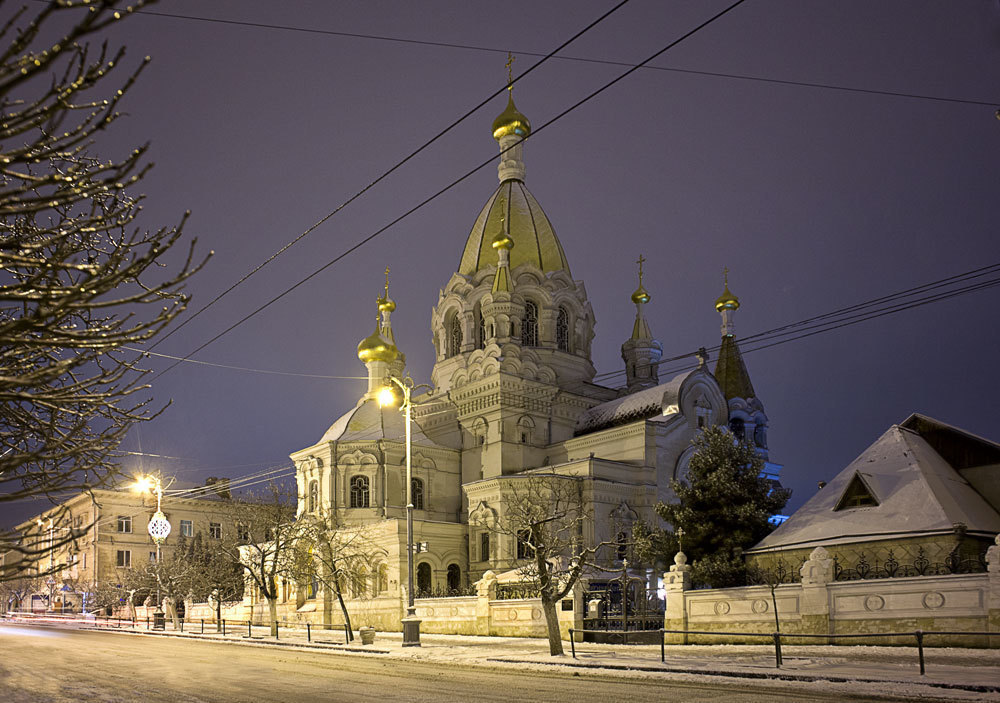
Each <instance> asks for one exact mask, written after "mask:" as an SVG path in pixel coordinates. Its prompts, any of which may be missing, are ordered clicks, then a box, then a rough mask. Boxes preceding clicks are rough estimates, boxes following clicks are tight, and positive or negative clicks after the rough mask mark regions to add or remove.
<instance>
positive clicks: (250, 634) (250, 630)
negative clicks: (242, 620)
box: [247, 620, 253, 637]
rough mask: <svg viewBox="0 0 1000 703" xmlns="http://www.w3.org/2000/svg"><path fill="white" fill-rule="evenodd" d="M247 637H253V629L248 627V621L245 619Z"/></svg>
mask: <svg viewBox="0 0 1000 703" xmlns="http://www.w3.org/2000/svg"><path fill="white" fill-rule="evenodd" d="M247 637H253V630H252V629H251V627H250V621H249V620H247Z"/></svg>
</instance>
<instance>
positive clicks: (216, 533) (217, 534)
mask: <svg viewBox="0 0 1000 703" xmlns="http://www.w3.org/2000/svg"><path fill="white" fill-rule="evenodd" d="M208 536H209V537H211V538H212V539H222V525H221V524H219V523H217V522H210V523H208Z"/></svg>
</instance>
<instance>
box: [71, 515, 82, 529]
mask: <svg viewBox="0 0 1000 703" xmlns="http://www.w3.org/2000/svg"><path fill="white" fill-rule="evenodd" d="M82 526H83V515H77V516H76V517H75V518H73V527H82Z"/></svg>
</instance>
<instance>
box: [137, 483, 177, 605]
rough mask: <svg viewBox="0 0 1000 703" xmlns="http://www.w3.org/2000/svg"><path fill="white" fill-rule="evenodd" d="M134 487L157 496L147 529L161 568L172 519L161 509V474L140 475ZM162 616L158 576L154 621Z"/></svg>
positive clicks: (158, 565)
mask: <svg viewBox="0 0 1000 703" xmlns="http://www.w3.org/2000/svg"><path fill="white" fill-rule="evenodd" d="M134 488H135V490H137V491H139V492H140V493H152V494H153V495H155V496H156V512H155V513H153V517H152V518H150V520H149V524H148V525H147V526H146V529H147V530H148V531H149V536H150V537H152V538H153V543H154V544H155V545H156V568H157V569H159V568H160V556H161V555H160V547H161V545H162V544H163V543H164V542H165V541H166V539H167V537H168V536H169V535H170V521H169V520H167V516H166V515H164V514H163V510H162V509H161V508H162V507H163V483H162V482H161V481H160V477H159V476H140V477H139V478H138V479H136V482H135V486H134ZM157 616H160V617H157ZM162 616H163V610H162V609H161V605H160V578H159V576H157V578H156V610H155V611H153V619H154V622H159V620H160V618H162Z"/></svg>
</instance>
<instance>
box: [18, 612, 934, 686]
mask: <svg viewBox="0 0 1000 703" xmlns="http://www.w3.org/2000/svg"><path fill="white" fill-rule="evenodd" d="M751 685H752V686H753V688H749V687H748V686H751ZM359 700H360V701H363V700H368V701H414V702H416V703H424V702H428V703H429V702H434V703H438V702H442V701H444V702H447V703H456V702H460V701H484V702H494V701H495V702H498V703H501V702H502V703H526V702H529V701H545V703H579V702H581V701H583V702H585V703H603V702H604V701H615V700H627V701H630V703H633V702H634V703H641V702H643V701H650V702H652V701H656V702H657V703H660V702H662V701H669V700H682V701H685V703H688V702H691V703H694V702H698V701H724V702H725V703H742V702H744V701H746V702H751V701H753V702H764V701H776V700H790V701H792V700H793V701H844V700H852V699H848V698H846V697H845V695H844V693H843V691H842V690H841V691H839V692H835V693H834V692H831V693H830V694H824V693H822V692H817V691H815V690H803V689H802V688H801V687H797V686H795V685H794V684H788V683H782V682H760V683H758V682H753V683H752V684H747V683H744V682H740V681H735V680H734V681H731V682H724V683H721V684H714V683H713V684H702V683H677V682H672V681H667V680H664V679H623V678H616V677H614V676H609V675H602V674H599V673H595V672H590V671H579V670H576V671H565V670H563V669H553V670H552V671H551V672H549V671H542V672H539V671H531V670H525V669H519V668H518V667H517V666H516V665H498V666H497V667H496V668H485V667H468V666H449V665H446V664H440V663H432V662H420V661H407V660H400V659H393V658H389V657H388V656H379V655H370V656H364V655H361V656H359V655H350V654H336V653H329V652H316V651H301V650H294V649H284V648H274V647H247V646H241V645H235V644H221V643H213V642H203V641H197V640H191V639H175V638H167V637H149V636H141V635H130V634H117V633H110V632H94V631H78V630H69V629H56V628H43V627H37V626H36V627H28V626H0V703H64V702H65V703H69V702H72V703H79V702H80V701H88V702H89V701H99V702H101V703H105V702H107V703H124V702H130V701H144V702H145V701H149V702H151V703H158V702H160V701H163V702H165V703H188V702H191V703H216V702H220V703H222V702H225V703H237V702H240V703H243V702H247V703H250V702H257V701H268V702H269V703H271V702H281V701H287V702H289V703H292V702H295V703H307V702H309V701H338V702H339V701H345V702H346V701H350V702H351V703H357V701H359ZM853 700H873V699H872V698H870V697H859V698H855V699H853ZM883 700H899V699H891V698H886V699H883ZM925 700H926V699H925Z"/></svg>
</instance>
